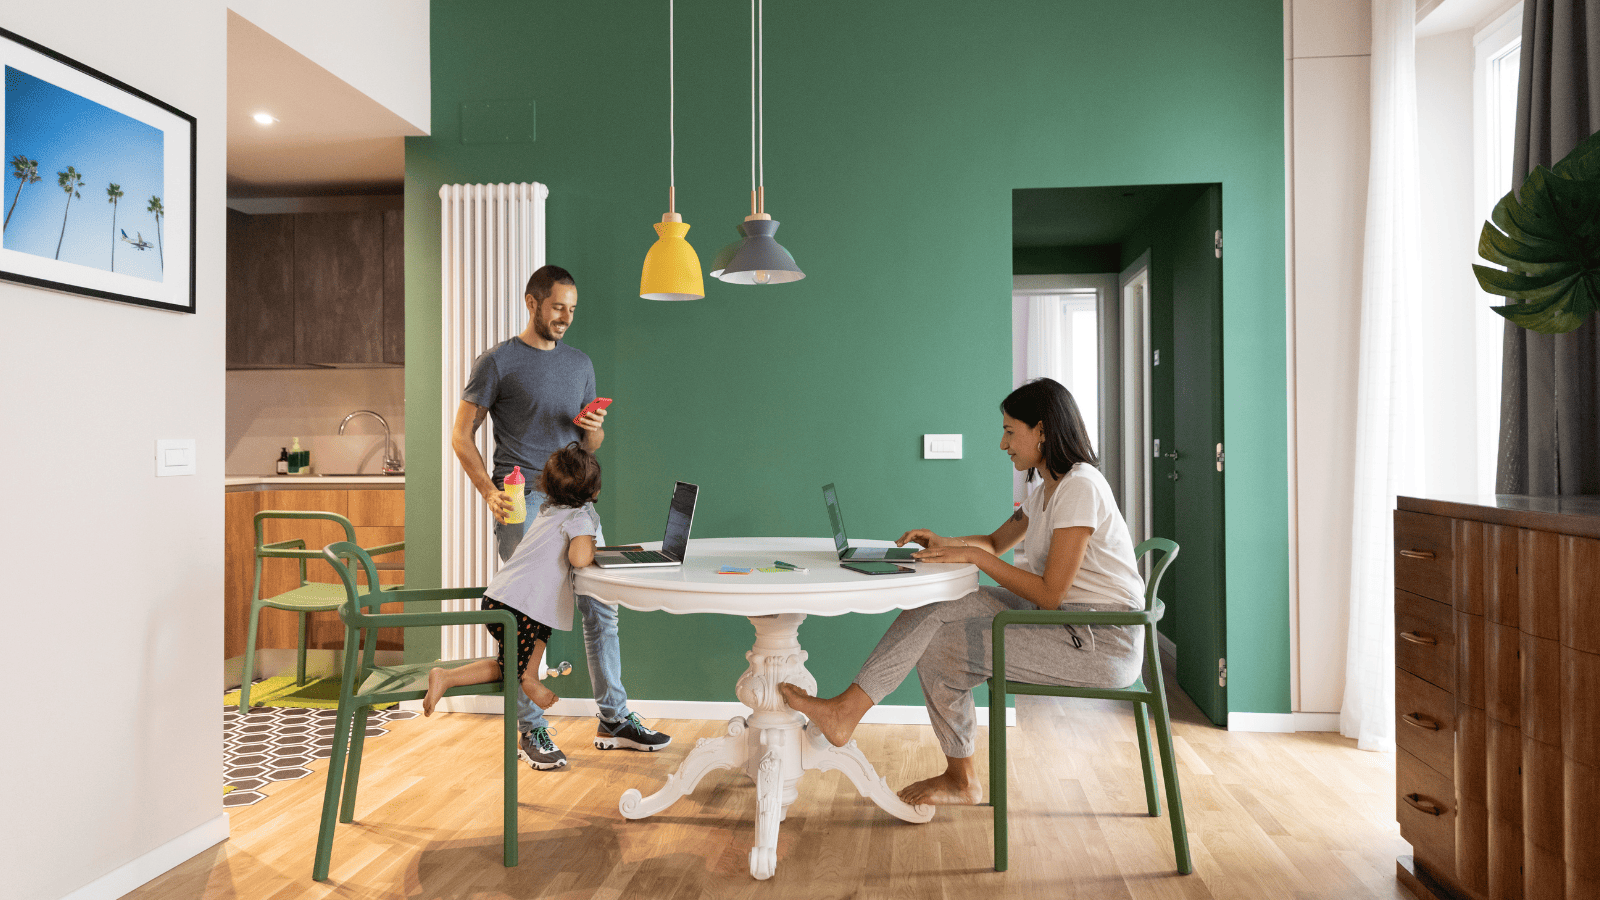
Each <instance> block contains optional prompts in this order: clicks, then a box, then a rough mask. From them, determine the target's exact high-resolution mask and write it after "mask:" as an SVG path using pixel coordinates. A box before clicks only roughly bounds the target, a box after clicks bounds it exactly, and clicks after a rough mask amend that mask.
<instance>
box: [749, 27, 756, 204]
mask: <svg viewBox="0 0 1600 900" xmlns="http://www.w3.org/2000/svg"><path fill="white" fill-rule="evenodd" d="M755 211H756V0H750V212H751V213H752V214H753V213H755Z"/></svg>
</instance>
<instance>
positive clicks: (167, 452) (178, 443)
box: [156, 438, 194, 478]
mask: <svg viewBox="0 0 1600 900" xmlns="http://www.w3.org/2000/svg"><path fill="white" fill-rule="evenodd" d="M193 474H194V438H158V439H157V440H156V477H157V478H162V477H165V476H168V475H193Z"/></svg>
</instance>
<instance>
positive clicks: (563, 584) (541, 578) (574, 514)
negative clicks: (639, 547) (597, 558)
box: [483, 503, 600, 631]
mask: <svg viewBox="0 0 1600 900" xmlns="http://www.w3.org/2000/svg"><path fill="white" fill-rule="evenodd" d="M527 528H528V530H527V531H526V532H524V533H523V536H522V542H521V543H519V544H517V549H516V551H515V552H513V553H512V554H511V558H510V559H508V560H506V561H505V564H504V565H502V566H501V567H500V571H499V572H498V573H496V574H495V576H494V578H493V579H492V580H491V581H490V582H489V586H488V587H486V588H484V590H483V594H484V596H486V597H491V598H493V599H495V600H498V601H500V602H501V603H504V604H505V605H507V606H509V607H511V608H512V609H514V610H516V611H517V612H520V613H522V614H523V615H525V616H527V617H528V618H530V619H532V620H534V621H535V622H539V623H541V624H544V625H549V626H550V627H551V628H554V629H555V630H556V631H571V630H572V605H573V592H572V564H571V563H570V562H568V561H567V543H568V542H569V541H571V540H572V539H573V538H574V537H577V536H578V535H580V534H587V535H597V534H598V533H599V531H600V514H599V513H597V512H595V509H594V504H592V503H585V504H584V505H583V506H580V507H571V506H554V505H546V506H545V507H544V509H542V510H540V511H539V515H538V517H537V518H535V519H534V520H533V521H532V522H529V523H528V526H527ZM596 541H597V542H598V538H597V539H596Z"/></svg>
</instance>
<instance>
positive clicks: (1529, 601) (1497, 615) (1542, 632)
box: [1394, 495, 1600, 900]
mask: <svg viewBox="0 0 1600 900" xmlns="http://www.w3.org/2000/svg"><path fill="white" fill-rule="evenodd" d="M1397 506H1398V509H1397V510H1396V511H1395V517H1394V547H1395V570H1394V571H1395V575H1394V582H1395V715H1396V723H1395V744H1396V751H1395V770H1396V775H1395V793H1396V803H1395V809H1396V818H1397V819H1398V820H1399V823H1400V835H1401V837H1403V838H1405V839H1406V840H1407V841H1409V842H1410V843H1411V846H1412V850H1413V856H1412V857H1411V858H1407V857H1402V858H1401V859H1400V860H1399V864H1398V868H1397V873H1398V875H1399V878H1400V880H1401V881H1402V882H1403V883H1405V884H1406V885H1407V887H1409V888H1410V889H1411V891H1412V892H1413V893H1415V894H1416V895H1417V896H1418V897H1422V898H1440V900H1445V898H1450V900H1457V898H1468V900H1501V898H1515V900H1546V898H1549V900H1586V898H1591V897H1597V896H1600V874H1597V873H1600V840H1596V837H1595V835H1596V833H1597V832H1600V596H1597V595H1596V592H1595V585H1597V584H1600V497H1519V496H1509V495H1502V496H1498V497H1493V498H1486V500H1485V501H1484V502H1483V503H1469V502H1459V501H1442V500H1421V499H1414V498H1410V497H1401V498H1400V499H1399V501H1398V504H1397Z"/></svg>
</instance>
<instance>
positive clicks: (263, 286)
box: [228, 209, 297, 369]
mask: <svg viewBox="0 0 1600 900" xmlns="http://www.w3.org/2000/svg"><path fill="white" fill-rule="evenodd" d="M294 219H295V217H294V216H247V215H245V214H244V213H241V212H238V211H236V210H231V209H230V210H228V367H229V368H235V369H239V368H287V367H293V366H295V365H297V363H296V361H295V353H294V333H295V305H294V298H295V293H294V226H295V221H294Z"/></svg>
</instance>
